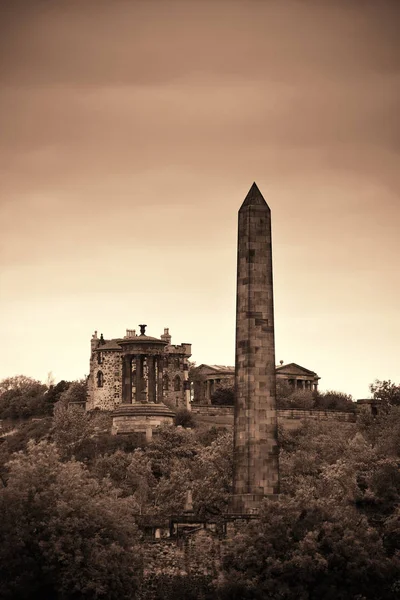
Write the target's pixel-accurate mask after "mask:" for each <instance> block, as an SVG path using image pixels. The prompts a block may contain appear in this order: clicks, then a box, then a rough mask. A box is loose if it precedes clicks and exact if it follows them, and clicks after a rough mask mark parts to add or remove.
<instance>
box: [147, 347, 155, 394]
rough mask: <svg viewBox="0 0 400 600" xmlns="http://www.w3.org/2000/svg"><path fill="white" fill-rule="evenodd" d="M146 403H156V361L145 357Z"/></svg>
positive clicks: (150, 357) (153, 358)
mask: <svg viewBox="0 0 400 600" xmlns="http://www.w3.org/2000/svg"><path fill="white" fill-rule="evenodd" d="M147 377H148V401H149V402H156V359H155V357H154V356H148V357H147Z"/></svg>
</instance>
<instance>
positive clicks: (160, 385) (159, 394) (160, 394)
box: [156, 356, 164, 403]
mask: <svg viewBox="0 0 400 600" xmlns="http://www.w3.org/2000/svg"><path fill="white" fill-rule="evenodd" d="M157 365H158V367H157V399H156V402H158V403H161V402H162V401H163V396H164V393H163V392H164V390H163V357H162V356H157Z"/></svg>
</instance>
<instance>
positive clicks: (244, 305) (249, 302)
mask: <svg viewBox="0 0 400 600" xmlns="http://www.w3.org/2000/svg"><path fill="white" fill-rule="evenodd" d="M271 246H272V244H271V211H270V209H269V207H268V205H267V203H266V202H265V200H264V198H263V196H262V194H261V192H260V190H259V189H258V187H257V185H256V184H255V183H253V185H252V186H251V188H250V191H249V193H248V194H247V196H246V198H245V200H244V202H243V204H242V206H241V208H240V210H239V226H238V253H237V296H236V302H237V304H236V359H235V425H234V478H233V495H232V498H231V511H232V513H239V514H252V513H256V512H257V510H258V508H259V506H260V503H261V501H262V499H263V498H265V497H266V496H274V495H276V494H279V470H278V442H277V414H276V384H275V339H274V307H273V281H272V247H271Z"/></svg>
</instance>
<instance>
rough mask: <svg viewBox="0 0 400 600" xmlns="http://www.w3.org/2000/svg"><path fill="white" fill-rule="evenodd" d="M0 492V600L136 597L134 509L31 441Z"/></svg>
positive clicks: (110, 489) (137, 570) (108, 486)
mask: <svg viewBox="0 0 400 600" xmlns="http://www.w3.org/2000/svg"><path fill="white" fill-rule="evenodd" d="M8 466H9V471H10V472H9V478H8V481H7V487H5V488H3V489H2V490H0V515H1V519H0V531H1V539H2V544H1V545H0V561H1V565H2V588H1V597H2V598H5V599H8V598H10V599H11V598H12V599H13V600H14V599H18V598H21V599H22V598H24V599H27V600H29V599H31V598H32V599H33V598H37V597H43V598H57V599H60V600H64V599H65V600H67V599H76V600H78V599H92V598H93V599H100V598H104V599H105V598H107V599H109V598H110V599H114V598H115V599H117V598H125V599H128V598H129V599H130V598H134V595H135V590H136V587H137V583H138V580H139V578H140V575H141V562H140V557H139V548H138V545H137V541H138V534H137V528H136V526H135V523H134V516H133V515H134V512H135V508H136V503H135V502H134V501H133V500H132V499H131V498H120V497H119V495H118V492H117V490H116V489H115V488H113V487H112V485H111V484H110V483H109V482H108V481H107V480H102V481H97V480H95V479H93V478H92V477H91V476H90V475H89V473H88V471H87V470H86V469H85V468H84V467H83V466H82V465H81V464H80V463H78V462H75V461H69V462H66V463H62V462H61V461H60V457H59V455H58V451H57V448H56V446H55V445H54V444H49V443H47V442H40V443H39V444H35V443H34V442H30V443H29V445H28V450H27V453H26V454H23V453H18V454H17V455H15V456H14V458H13V459H12V460H11V461H10V463H9V465H8Z"/></svg>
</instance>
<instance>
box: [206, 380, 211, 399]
mask: <svg viewBox="0 0 400 600" xmlns="http://www.w3.org/2000/svg"><path fill="white" fill-rule="evenodd" d="M206 402H207V404H211V381H210V380H209V379H207V392H206Z"/></svg>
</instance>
